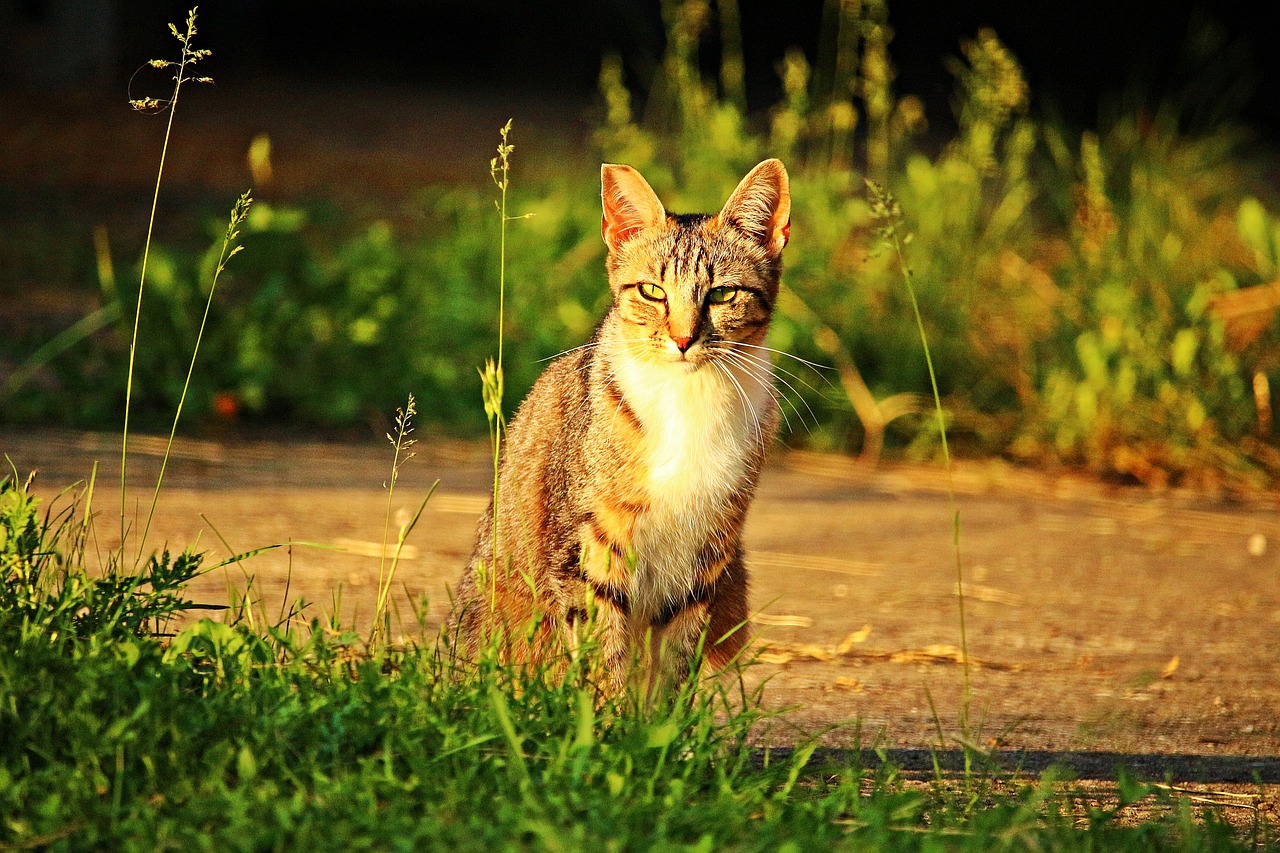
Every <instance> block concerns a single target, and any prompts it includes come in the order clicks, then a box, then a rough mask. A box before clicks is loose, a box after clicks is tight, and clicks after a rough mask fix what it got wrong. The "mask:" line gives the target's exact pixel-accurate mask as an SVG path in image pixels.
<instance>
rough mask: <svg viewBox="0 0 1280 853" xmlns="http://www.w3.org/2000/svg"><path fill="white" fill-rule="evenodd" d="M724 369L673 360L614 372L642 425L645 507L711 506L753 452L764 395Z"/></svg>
mask: <svg viewBox="0 0 1280 853" xmlns="http://www.w3.org/2000/svg"><path fill="white" fill-rule="evenodd" d="M637 368H640V369H637ZM729 371H730V369H729V368H727V367H725V368H720V367H713V366H704V367H703V368H701V369H700V370H695V371H690V370H688V369H687V368H686V367H685V366H684V365H683V364H679V363H676V364H656V365H655V364H648V365H643V366H638V365H631V366H628V367H626V368H623V369H620V370H619V373H618V379H619V382H620V385H621V386H622V390H623V394H624V396H625V399H626V401H627V404H628V405H629V406H630V407H631V409H632V411H633V412H634V413H635V414H636V416H637V417H638V418H639V420H640V422H641V424H642V425H643V427H644V435H643V438H642V446H641V447H640V448H638V449H639V451H640V457H641V459H642V460H643V466H642V469H643V476H644V479H645V484H644V485H645V486H646V487H647V491H648V496H649V500H650V503H651V504H652V505H654V506H661V505H675V506H681V505H691V507H697V506H703V507H711V506H714V505H716V504H718V503H720V502H721V501H722V500H723V499H725V498H726V497H727V496H728V495H730V494H731V493H732V492H733V491H734V490H736V489H737V488H739V485H740V483H741V481H742V477H743V474H744V473H745V471H746V469H747V466H748V465H750V464H752V460H753V459H754V458H755V456H756V455H757V453H756V450H757V448H758V447H759V445H760V441H761V434H762V433H761V431H762V429H763V426H762V416H763V414H764V412H765V406H766V404H767V403H768V402H769V398H768V391H767V389H766V388H765V386H764V385H763V384H762V383H761V382H759V381H758V380H754V379H748V378H747V377H739V376H737V375H735V374H736V372H737V371H734V372H733V373H731V372H729Z"/></svg>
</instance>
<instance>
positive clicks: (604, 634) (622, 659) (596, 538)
mask: <svg viewBox="0 0 1280 853" xmlns="http://www.w3.org/2000/svg"><path fill="white" fill-rule="evenodd" d="M580 535H581V536H582V540H581V541H582V550H581V560H580V568H579V577H580V579H581V581H582V602H581V607H582V608H583V612H584V613H586V614H587V619H586V621H585V626H586V630H589V631H590V634H591V639H592V640H593V641H594V644H595V646H596V654H597V655H598V656H599V658H598V659H599V666H600V670H601V673H600V674H601V677H602V684H603V686H604V688H605V689H606V691H607V692H609V693H610V694H614V695H616V694H618V693H620V692H621V691H622V690H623V689H624V688H625V687H626V684H627V681H628V678H629V676H630V673H631V670H632V669H633V668H634V665H635V651H636V650H635V649H634V648H632V644H631V642H630V640H631V598H630V592H629V589H630V577H631V574H632V573H633V572H634V571H635V562H636V560H635V555H634V554H631V553H628V552H627V551H626V550H625V549H624V548H623V547H622V546H621V545H619V544H617V543H616V542H614V541H611V540H610V539H609V537H608V535H607V533H604V532H602V531H601V530H599V529H598V525H596V524H593V523H590V522H589V523H585V524H583V525H582V528H581V530H580Z"/></svg>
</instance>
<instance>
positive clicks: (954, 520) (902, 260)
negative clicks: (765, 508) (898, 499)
mask: <svg viewBox="0 0 1280 853" xmlns="http://www.w3.org/2000/svg"><path fill="white" fill-rule="evenodd" d="M888 238H889V241H890V244H891V245H892V246H893V253H894V256H895V257H896V259H897V261H898V271H899V272H900V273H901V275H902V278H903V280H904V281H905V282H906V284H907V294H908V296H910V297H911V311H912V312H913V313H914V314H915V318H916V329H917V330H918V331H919V332H920V344H921V346H922V347H923V348H924V363H925V366H926V367H927V368H928V369H929V385H930V387H931V388H932V389H933V410H934V414H935V416H936V417H937V420H938V436H939V437H940V438H941V440H942V463H943V466H944V467H945V468H946V472H947V497H948V500H949V502H950V507H951V544H952V550H953V551H954V552H955V558H956V600H957V601H958V602H959V610H960V658H961V666H962V671H963V673H964V695H963V697H962V699H961V709H960V728H961V730H962V731H963V732H964V734H965V735H966V736H967V735H968V733H969V703H970V700H971V698H972V695H973V692H972V687H971V684H970V673H969V669H970V666H969V633H968V630H967V626H966V624H965V609H964V567H963V563H962V562H961V559H960V506H959V503H958V502H957V500H956V484H955V477H954V475H953V473H952V468H951V450H950V448H949V447H948V446H947V420H946V416H945V415H944V414H943V411H942V395H941V394H940V393H939V392H938V375H937V373H936V372H935V371H934V369H933V356H932V355H931V354H930V352H929V336H928V335H927V334H925V330H924V319H923V318H922V317H921V315H920V302H919V300H917V299H916V289H915V286H914V285H913V284H912V274H911V269H910V267H908V266H907V261H906V256H905V253H904V252H903V248H902V239H901V238H900V237H899V236H898V233H897V230H896V229H890V230H889V232H888Z"/></svg>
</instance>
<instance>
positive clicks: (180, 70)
mask: <svg viewBox="0 0 1280 853" xmlns="http://www.w3.org/2000/svg"><path fill="white" fill-rule="evenodd" d="M199 8H200V7H199V6H194V7H192V9H191V11H190V12H188V13H187V28H186V32H185V33H184V32H180V31H179V30H178V28H177V26H176V25H174V24H170V25H169V32H171V33H172V34H173V37H174V38H176V39H177V40H178V42H179V43H180V44H181V45H182V52H181V54H180V56H179V58H178V61H177V62H172V61H170V60H167V59H153V60H151V61H150V62H149V63H147V64H148V65H150V66H151V67H152V68H161V69H163V68H172V67H176V68H177V70H176V71H175V72H174V75H173V94H172V95H171V96H170V97H169V100H167V101H161V100H159V99H157V98H137V99H131V100H130V101H129V105H130V106H132V107H133V108H134V109H135V110H139V111H154V110H159V109H166V108H167V109H168V110H169V120H168V123H167V124H166V126H165V131H164V143H163V145H161V147H160V165H159V168H158V169H157V170H156V183H155V191H154V192H153V193H152V196H151V215H150V217H149V218H148V220H147V238H146V241H145V242H144V243H143V247H142V273H141V276H140V278H139V281H138V302H137V305H136V306H135V307H134V312H133V337H132V338H131V340H130V342H129V371H128V374H127V378H126V380H125V391H124V427H123V430H122V432H121V437H120V553H119V560H120V562H121V563H123V562H124V549H125V538H126V534H127V532H128V530H127V527H126V517H127V515H128V504H129V502H128V487H127V469H128V464H129V408H130V404H131V403H132V401H133V368H134V363H135V361H136V356H137V351H138V327H139V325H140V323H141V319H142V294H143V291H145V290H146V286H147V262H148V261H149V260H150V257H151V235H152V233H153V232H154V231H155V224H156V208H157V207H158V206H159V203H160V184H161V181H162V180H163V178H164V164H165V158H166V157H167V156H168V153H169V139H170V137H171V136H172V135H173V117H174V115H175V114H176V113H177V111H178V96H179V94H180V93H181V92H182V84H183V83H187V82H195V83H211V82H213V81H212V79H211V78H209V77H189V76H187V69H188V68H189V67H190V66H192V65H194V64H195V63H197V62H199V61H200V60H201V59H204V58H205V57H207V56H209V53H210V51H208V50H198V49H196V47H195V46H194V44H193V42H194V40H195V36H196V10H197V9H199ZM140 558H141V557H139V559H140Z"/></svg>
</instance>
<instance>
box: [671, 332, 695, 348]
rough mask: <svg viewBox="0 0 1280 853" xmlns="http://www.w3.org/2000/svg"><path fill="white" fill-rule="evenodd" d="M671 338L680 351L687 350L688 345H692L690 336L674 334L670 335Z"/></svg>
mask: <svg viewBox="0 0 1280 853" xmlns="http://www.w3.org/2000/svg"><path fill="white" fill-rule="evenodd" d="M671 340H672V341H674V342H675V345H676V346H677V347H678V348H679V349H680V352H688V351H689V347H690V346H692V345H693V338H692V337H684V338H678V337H676V336H675V335H672V336H671Z"/></svg>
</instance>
